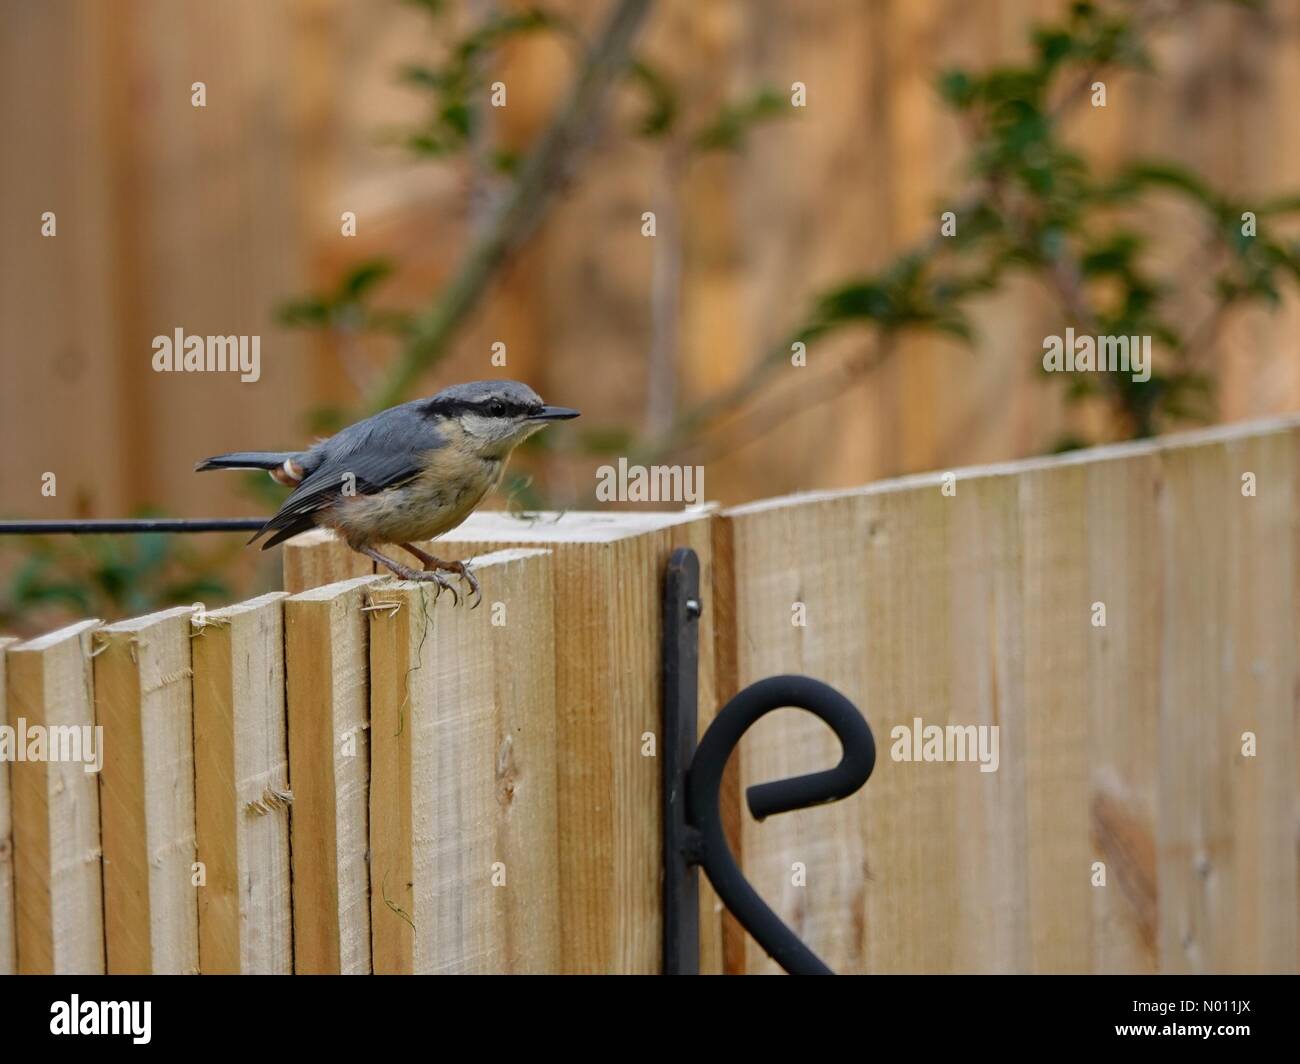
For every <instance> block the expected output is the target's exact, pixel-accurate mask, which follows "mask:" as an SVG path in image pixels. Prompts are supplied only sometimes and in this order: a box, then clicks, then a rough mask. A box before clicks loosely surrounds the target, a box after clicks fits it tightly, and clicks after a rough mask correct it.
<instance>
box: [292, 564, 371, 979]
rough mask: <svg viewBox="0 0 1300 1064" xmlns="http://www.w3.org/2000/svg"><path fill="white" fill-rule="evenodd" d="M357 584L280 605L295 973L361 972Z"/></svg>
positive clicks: (363, 617) (364, 773)
mask: <svg viewBox="0 0 1300 1064" xmlns="http://www.w3.org/2000/svg"><path fill="white" fill-rule="evenodd" d="M378 579H379V578H378V577H376V576H368V577H366V576H363V577H358V578H356V579H354V580H346V581H343V582H341V583H337V584H329V585H327V586H325V587H320V588H315V589H313V590H311V591H306V592H303V593H302V594H300V595H295V596H294V597H293V598H290V599H286V600H285V603H284V644H285V677H286V684H287V702H288V712H289V777H290V779H291V780H292V781H293V816H292V817H291V827H292V843H293V846H292V849H293V916H294V947H293V952H294V970H295V971H297V972H300V973H343V974H364V973H368V972H369V971H370V874H369V868H368V864H367V854H368V851H369V848H370V839H369V825H368V809H367V807H368V804H369V797H370V735H369V730H368V729H369V727H370V682H369V679H370V677H369V625H368V623H367V614H366V613H364V612H363V611H362V607H363V606H364V605H365V601H366V588H367V586H368V585H370V584H373V583H374V582H375V581H376V580H378Z"/></svg>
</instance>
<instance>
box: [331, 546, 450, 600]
mask: <svg viewBox="0 0 1300 1064" xmlns="http://www.w3.org/2000/svg"><path fill="white" fill-rule="evenodd" d="M355 549H356V550H359V551H360V552H361V553H362V554H364V555H365V556H366V557H367V558H373V559H374V560H375V561H377V562H378V563H379V564H380V565H382V566H383V567H384V568H385V569H388V570H389V571H390V572H392V573H393V575H394V576H396V577H398V578H399V579H402V580H431V581H433V582H434V583H435V584H437V585H438V592H437V594H436V595H434V601H435V602H436V601H437V599H438V595H441V594H442V589H443V588H446V589H447V590H448V591H450V592H451V598H452V602H453V603H454V604H459V602H460V596H459V595H458V594H456V588H455V585H453V584H452V582H451V581H450V580H448V579H447V578H446V577H445V576H443V575H442V573H440V572H439V571H438V570H437V569H425V570H420V569H412V568H411V567H410V566H409V565H403V564H402V563H401V562H395V561H393V559H392V558H389V557H387V556H386V555H383V554H380V553H379V551H377V550H375V549H374V547H357V548H355Z"/></svg>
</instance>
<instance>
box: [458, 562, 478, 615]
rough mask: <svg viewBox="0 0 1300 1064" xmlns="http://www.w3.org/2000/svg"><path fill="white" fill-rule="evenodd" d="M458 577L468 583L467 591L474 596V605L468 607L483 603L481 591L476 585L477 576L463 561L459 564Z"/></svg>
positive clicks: (474, 608) (475, 606)
mask: <svg viewBox="0 0 1300 1064" xmlns="http://www.w3.org/2000/svg"><path fill="white" fill-rule="evenodd" d="M460 578H461V579H462V580H464V581H465V583H466V584H468V585H469V593H470V594H471V595H473V596H474V605H472V606H471V607H470V609H472V610H476V609H478V608H479V606H480V605H482V603H483V592H482V590H481V589H480V588H479V586H478V577H477V576H475V575H474V570H473V569H471V568H470V567H469V566H468V565H467V564H466V563H465V562H461V564H460ZM468 597H469V596H466V598H467V599H468Z"/></svg>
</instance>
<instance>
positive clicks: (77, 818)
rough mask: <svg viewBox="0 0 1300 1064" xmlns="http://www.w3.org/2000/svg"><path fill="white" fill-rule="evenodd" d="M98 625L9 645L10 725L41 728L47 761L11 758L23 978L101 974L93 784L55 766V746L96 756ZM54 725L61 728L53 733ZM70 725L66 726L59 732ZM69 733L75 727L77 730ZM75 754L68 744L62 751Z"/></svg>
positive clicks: (85, 775) (65, 761)
mask: <svg viewBox="0 0 1300 1064" xmlns="http://www.w3.org/2000/svg"><path fill="white" fill-rule="evenodd" d="M98 624H99V622H98V621H81V622H78V623H77V624H73V625H69V626H68V627H67V628H62V629H60V630H59V631H57V632H51V633H50V634H49V635H44V636H41V637H40V638H39V639H33V640H31V641H30V642H27V643H19V644H18V645H16V646H10V647H9V648H8V649H7V650H6V652H5V656H6V658H7V663H6V664H7V670H6V671H7V673H8V675H7V678H6V679H7V691H8V706H9V719H10V723H11V724H12V725H14V726H15V727H20V728H21V727H22V726H25V727H26V728H27V729H28V730H29V732H30V729H33V728H41V729H47V730H43V731H42V732H40V733H35V734H39V735H43V736H45V742H44V743H43V747H44V753H43V754H42V755H41V756H42V757H44V758H45V759H44V760H28V759H26V758H27V757H28V756H35V750H34V748H33V747H32V746H31V745H30V744H28V746H27V748H26V751H25V756H24V759H23V760H19V761H15V762H14V763H13V765H12V766H11V768H12V773H11V779H12V784H13V799H12V800H13V822H14V827H13V834H14V860H15V865H14V868H15V873H14V896H15V905H16V927H17V942H18V970H19V972H22V973H27V974H51V973H53V974H72V975H97V974H101V973H102V972H103V971H104V913H103V901H102V867H101V860H102V859H101V853H100V841H99V783H98V780H97V779H96V777H95V773H94V772H93V771H92V770H91V766H90V765H88V764H87V763H84V762H82V761H79V760H78V759H77V758H75V757H72V758H68V757H66V756H61V757H60V759H58V760H55V759H54V758H53V756H52V750H51V747H52V745H53V744H54V743H55V742H58V743H59V745H60V746H61V747H62V746H63V739H56V735H62V736H63V738H66V739H67V741H68V742H69V743H72V742H73V741H74V740H75V741H77V742H78V743H80V752H81V754H83V755H85V754H87V753H89V752H90V751H91V749H92V748H91V747H88V746H87V745H86V738H85V737H86V735H87V732H86V729H90V732H89V734H90V736H91V739H90V742H92V743H94V746H93V750H94V752H96V753H100V754H102V751H103V747H102V744H101V743H100V742H99V741H98V740H97V739H96V738H95V737H94V736H95V733H94V724H95V708H94V703H93V701H92V697H91V664H90V634H91V632H92V631H93V630H94V629H95V628H96V627H97V626H98ZM55 729H60V731H57V732H56V730H55ZM63 729H66V730H63ZM74 729H75V730H74ZM70 752H71V753H75V752H76V751H75V749H74V748H73V747H72V746H71V745H69V746H68V747H67V748H65V749H63V751H62V753H63V754H64V755H66V754H67V753H70Z"/></svg>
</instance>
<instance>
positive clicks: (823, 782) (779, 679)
mask: <svg viewBox="0 0 1300 1064" xmlns="http://www.w3.org/2000/svg"><path fill="white" fill-rule="evenodd" d="M698 578H699V563H698V560H697V559H696V558H695V555H694V553H693V552H691V551H687V550H685V549H683V550H678V551H676V552H674V554H673V557H672V560H671V561H670V563H669V569H668V581H667V585H666V593H665V618H664V619H665V632H664V639H665V643H664V713H665V721H664V723H665V736H664V739H665V742H664V746H665V764H664V776H665V778H664V788H665V789H664V812H665V834H664V844H665V855H664V858H665V876H664V897H665V914H664V934H665V949H664V962H665V971H667V972H683V973H684V972H693V971H697V970H698V949H699V945H698V944H699V937H698V936H699V920H698V912H697V911H696V909H697V906H698V902H697V901H696V894H695V889H696V880H695V876H694V868H693V866H695V865H699V866H701V867H703V869H704V871H705V874H706V875H707V876H708V877H709V880H710V882H712V884H713V886H714V889H715V890H716V891H717V892H718V896H719V897H720V898H721V899H722V901H723V903H724V904H725V905H726V906H727V907H728V908H729V909H730V910H731V911H732V912H733V913H734V914H735V916H736V918H737V919H738V920H739V921H740V923H741V924H742V925H743V926H744V927H745V930H747V931H748V932H749V933H750V934H751V935H753V936H754V939H755V941H757V942H758V944H759V945H760V946H762V947H763V949H765V950H766V951H767V953H768V954H769V955H770V956H771V957H772V959H773V960H775V961H776V962H777V963H778V964H779V965H781V967H782V968H784V969H785V970H786V971H787V972H790V973H791V974H794V975H829V974H832V973H831V970H830V969H829V968H828V967H827V966H826V964H825V963H824V962H823V961H822V960H821V958H819V957H818V956H817V955H816V954H815V953H813V951H812V950H811V949H809V948H808V947H807V946H806V945H804V943H803V942H802V941H801V940H800V939H799V937H798V936H797V935H796V934H795V933H794V932H793V931H791V930H790V928H789V927H787V926H786V925H785V923H783V922H782V920H781V919H780V917H778V916H777V915H776V913H775V912H773V911H772V909H771V908H770V907H769V906H768V904H767V903H766V902H765V901H763V899H762V898H761V897H760V896H759V894H758V892H757V891H756V890H754V888H753V887H752V886H750V884H749V881H748V880H747V879H746V878H745V876H744V873H743V872H741V870H740V866H739V865H737V864H736V860H735V857H734V856H733V854H732V852H731V848H730V846H728V844H727V838H726V833H725V831H724V830H723V826H722V811H721V808H720V797H721V788H722V774H723V770H724V769H725V768H726V765H727V760H728V758H729V757H730V756H731V752H732V751H733V750H734V749H735V748H736V746H737V744H738V743H739V742H740V740H741V738H742V737H743V736H744V734H745V732H747V731H748V730H749V729H750V728H751V727H753V725H754V724H756V723H757V722H758V721H759V720H761V719H762V718H763V717H764V716H766V715H767V714H768V713H771V712H772V711H773V710H777V709H784V708H787V707H790V708H796V709H803V710H806V711H808V712H809V713H812V714H813V715H814V716H816V717H818V718H820V719H821V720H823V721H825V722H826V724H828V725H829V726H830V728H831V730H832V731H834V732H835V735H836V736H837V737H838V738H839V740H840V745H841V747H842V748H843V755H842V757H841V758H840V762H839V764H837V765H836V766H835V767H834V768H830V769H826V770H824V771H822V772H812V773H808V774H807V775H803V776H795V777H792V778H790V779H784V780H774V781H772V782H770V783H760V784H755V785H754V786H752V787H750V788H749V789H748V790H747V791H746V798H747V801H748V803H749V809H750V812H751V813H752V814H753V815H754V817H755V818H756V819H758V820H762V819H764V818H765V817H769V816H775V815H776V814H778V813H787V812H790V811H791V810H794V809H804V808H807V807H809V806H813V805H821V804H823V803H826V802H834V801H838V800H839V799H841V798H847V797H848V796H849V795H851V794H853V793H854V792H855V791H857V790H858V789H859V788H860V787H861V786H862V785H863V784H864V783H866V782H867V779H868V778H869V777H870V776H871V771H872V769H873V768H874V767H875V763H876V743H875V739H874V738H873V737H872V734H871V728H870V727H869V726H868V725H867V722H866V720H865V719H864V718H863V716H862V714H861V713H859V712H858V710H857V708H856V707H855V706H854V705H853V703H852V702H850V701H849V700H848V699H847V698H845V697H844V696H843V695H842V694H840V692H838V691H836V690H835V689H834V688H833V687H831V686H829V685H828V684H825V683H822V682H821V681H820V680H814V679H812V678H811V677H807V676H772V677H769V678H768V679H765V680H759V681H758V682H757V683H754V684H751V685H750V686H749V687H746V688H745V689H744V690H743V691H741V692H740V693H739V694H737V695H736V696H735V697H734V698H733V699H731V701H730V702H728V703H727V704H726V705H725V706H724V707H723V708H722V710H721V711H720V712H719V713H718V715H717V717H716V718H715V719H714V721H713V723H712V724H710V725H709V729H708V731H707V732H705V734H704V737H703V738H702V739H701V740H700V742H699V746H698V748H696V747H695V742H694V738H695V728H696V694H695V683H696V673H695V669H696V665H697V651H698V648H697V646H696V645H695V644H696V642H697V641H698V627H697V626H695V625H693V624H691V623H690V622H691V621H692V620H693V619H694V617H693V616H692V615H691V613H690V611H689V609H688V607H687V604H688V603H689V602H695V603H697V604H698V602H699V596H698ZM696 616H698V613H697V614H696ZM675 621H681V622H683V623H682V624H680V625H679V626H676V627H674V622H675Z"/></svg>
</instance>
